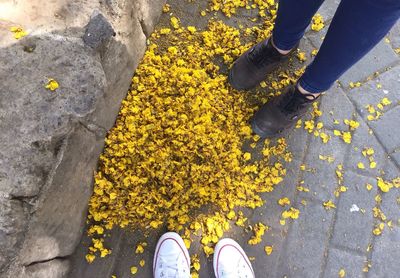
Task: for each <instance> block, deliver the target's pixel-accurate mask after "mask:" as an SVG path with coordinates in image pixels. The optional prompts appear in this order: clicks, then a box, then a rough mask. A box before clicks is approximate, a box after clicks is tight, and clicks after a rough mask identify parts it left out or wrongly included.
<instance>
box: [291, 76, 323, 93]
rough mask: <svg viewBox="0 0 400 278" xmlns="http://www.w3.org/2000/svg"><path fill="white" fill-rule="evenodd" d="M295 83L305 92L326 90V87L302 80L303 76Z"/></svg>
mask: <svg viewBox="0 0 400 278" xmlns="http://www.w3.org/2000/svg"><path fill="white" fill-rule="evenodd" d="M297 83H298V84H299V85H300V86H301V87H302V88H303V89H304V90H306V91H307V92H309V93H311V94H320V93H322V92H324V91H326V90H327V89H320V88H317V87H315V86H313V85H310V83H307V82H306V81H304V79H303V77H301V78H300V79H299V80H298V81H297Z"/></svg>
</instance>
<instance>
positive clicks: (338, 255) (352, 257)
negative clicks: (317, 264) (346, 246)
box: [323, 248, 367, 278]
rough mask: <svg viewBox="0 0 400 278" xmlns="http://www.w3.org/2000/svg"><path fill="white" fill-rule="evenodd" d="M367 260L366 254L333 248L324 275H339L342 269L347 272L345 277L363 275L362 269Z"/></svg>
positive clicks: (327, 277) (328, 276)
mask: <svg viewBox="0 0 400 278" xmlns="http://www.w3.org/2000/svg"><path fill="white" fill-rule="evenodd" d="M366 260H367V257H366V256H359V255H358V254H354V253H350V252H347V251H343V250H339V249H335V248H331V249H330V250H329V255H328V262H327V265H326V268H325V271H324V275H323V277H326V278H331V277H339V271H340V270H341V269H344V271H345V272H346V276H345V277H363V271H362V269H363V266H364V264H365V261H366Z"/></svg>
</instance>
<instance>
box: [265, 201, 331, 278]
mask: <svg viewBox="0 0 400 278" xmlns="http://www.w3.org/2000/svg"><path fill="white" fill-rule="evenodd" d="M332 220H333V213H332V211H326V210H325V209H324V208H323V207H322V205H321V203H320V202H315V201H309V202H308V204H307V206H306V207H305V208H303V209H302V210H301V212H300V216H299V219H296V220H294V221H293V223H292V225H291V228H290V230H289V234H288V237H287V239H286V242H285V247H284V250H283V252H282V253H281V255H280V259H279V262H278V267H277V269H276V275H275V277H284V276H285V275H286V276H287V277H318V276H319V274H320V272H321V265H322V262H323V260H324V254H325V252H326V248H327V245H328V240H329V231H330V226H331V221H332ZM264 277H265V276H264Z"/></svg>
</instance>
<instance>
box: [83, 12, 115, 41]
mask: <svg viewBox="0 0 400 278" xmlns="http://www.w3.org/2000/svg"><path fill="white" fill-rule="evenodd" d="M113 35H115V32H114V29H113V27H112V26H111V24H110V23H109V22H108V21H107V19H106V18H105V17H104V16H103V15H102V14H101V13H98V14H96V15H93V16H92V18H91V19H90V21H89V23H88V25H87V26H86V32H85V34H84V35H83V37H82V39H83V41H84V42H85V44H86V45H88V46H89V47H91V48H93V49H98V48H99V47H100V46H102V45H103V43H104V42H106V41H107V40H108V39H110V38H111V37H112V36H113Z"/></svg>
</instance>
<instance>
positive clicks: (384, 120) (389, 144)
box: [371, 106, 400, 153]
mask: <svg viewBox="0 0 400 278" xmlns="http://www.w3.org/2000/svg"><path fill="white" fill-rule="evenodd" d="M394 119H400V106H397V107H395V108H394V109H392V110H390V111H388V112H386V113H384V114H383V116H382V117H381V118H380V119H379V120H378V121H374V122H371V128H372V129H373V130H374V132H375V134H376V136H377V137H378V138H379V140H380V141H381V142H382V143H383V144H384V145H385V147H386V149H387V151H388V152H389V153H391V152H393V151H394V150H395V149H397V148H398V147H400V140H399V136H398V134H396V133H395V132H393V130H395V129H396V127H398V124H399V123H398V122H397V121H395V120H394Z"/></svg>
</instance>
